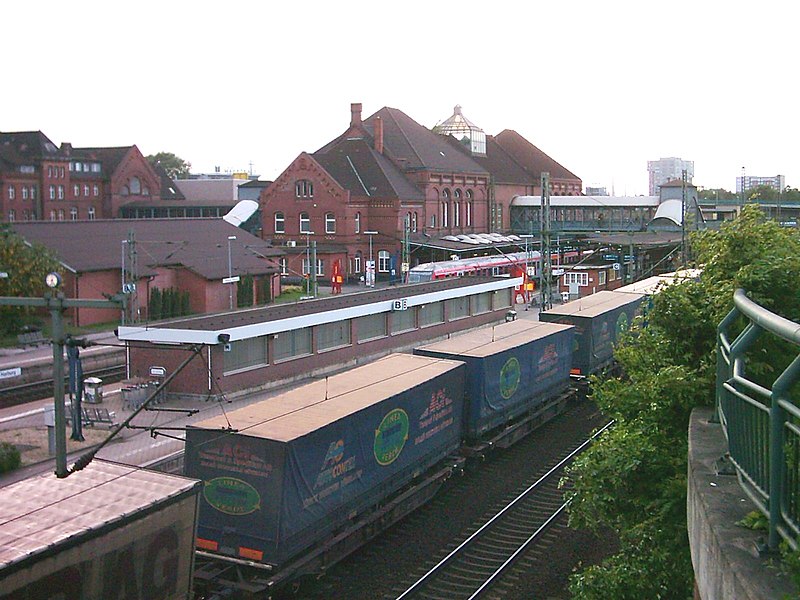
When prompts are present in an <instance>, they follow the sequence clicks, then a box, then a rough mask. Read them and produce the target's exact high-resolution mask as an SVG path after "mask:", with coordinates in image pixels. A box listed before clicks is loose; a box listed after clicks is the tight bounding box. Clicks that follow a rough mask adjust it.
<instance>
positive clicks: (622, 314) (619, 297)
mask: <svg viewBox="0 0 800 600" xmlns="http://www.w3.org/2000/svg"><path fill="white" fill-rule="evenodd" d="M644 297H645V296H644V294H635V293H620V292H610V291H602V292H598V293H596V294H591V295H589V296H585V297H583V298H578V299H577V300H573V301H571V302H567V303H565V304H561V305H559V306H554V307H553V308H551V309H549V310H547V311H546V312H542V313H539V320H540V321H543V322H547V323H563V324H566V325H573V326H574V327H575V341H574V349H573V350H574V351H573V365H572V373H573V374H574V375H579V376H586V375H590V374H592V373H594V372H596V371H598V370H600V369H602V368H603V367H606V366H608V365H609V364H610V363H611V361H612V360H613V358H614V344H615V343H616V342H617V339H618V337H619V334H620V332H622V331H624V330H626V329H628V328H629V327H630V324H631V322H632V321H633V319H634V318H635V317H636V315H637V314H638V311H639V306H640V304H641V303H642V299H643V298H644Z"/></svg>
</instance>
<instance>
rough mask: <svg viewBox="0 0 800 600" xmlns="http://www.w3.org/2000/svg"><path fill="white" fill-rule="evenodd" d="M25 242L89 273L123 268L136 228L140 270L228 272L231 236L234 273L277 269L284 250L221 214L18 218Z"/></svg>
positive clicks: (215, 275) (220, 275)
mask: <svg viewBox="0 0 800 600" xmlns="http://www.w3.org/2000/svg"><path fill="white" fill-rule="evenodd" d="M13 229H14V231H15V232H16V233H17V234H19V235H21V236H22V237H23V238H24V239H25V240H26V241H28V242H32V243H39V244H41V245H43V246H46V247H47V248H50V249H51V250H53V251H54V252H55V254H56V255H57V257H58V258H59V260H60V261H61V262H62V264H64V266H65V267H66V268H67V269H69V270H70V271H73V272H77V273H87V272H92V271H104V270H108V269H121V267H122V264H121V263H122V248H123V246H122V242H123V240H126V239H127V238H128V235H129V232H130V231H133V232H134V239H135V241H136V247H137V250H138V252H137V255H138V259H139V274H140V275H142V276H144V275H147V274H152V270H153V269H154V268H155V267H157V266H173V267H179V266H183V267H186V268H187V269H189V270H190V271H193V272H195V273H197V274H198V275H200V276H201V277H204V278H205V279H207V280H213V279H222V278H223V277H227V276H228V236H230V235H235V236H236V240H233V241H232V242H231V263H232V265H233V266H234V269H233V272H234V275H236V274H249V275H264V274H268V273H275V272H277V270H278V267H277V261H276V260H265V259H264V258H262V257H260V256H259V255H263V256H266V257H270V258H272V257H278V256H282V255H283V254H284V253H283V251H282V250H280V249H278V248H273V247H271V246H270V245H269V244H267V243H266V242H264V240H262V239H261V238H258V237H256V236H254V235H252V234H250V233H248V232H247V231H245V230H243V229H239V228H238V227H234V226H233V225H231V224H229V223H227V222H225V221H224V220H222V219H112V220H99V219H98V220H95V221H55V222H53V221H29V222H26V223H14V224H13Z"/></svg>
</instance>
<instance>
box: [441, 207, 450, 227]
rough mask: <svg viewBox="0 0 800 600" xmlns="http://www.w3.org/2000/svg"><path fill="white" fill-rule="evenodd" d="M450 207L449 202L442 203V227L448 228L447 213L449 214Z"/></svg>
mask: <svg viewBox="0 0 800 600" xmlns="http://www.w3.org/2000/svg"><path fill="white" fill-rule="evenodd" d="M449 206H450V203H449V202H448V201H447V200H445V201H444V202H442V227H447V226H448V220H447V217H448V214H447V213H448V209H449Z"/></svg>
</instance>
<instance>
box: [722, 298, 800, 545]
mask: <svg viewBox="0 0 800 600" xmlns="http://www.w3.org/2000/svg"><path fill="white" fill-rule="evenodd" d="M733 302H734V308H733V310H731V312H730V313H728V315H727V316H726V317H725V318H724V319H723V320H722V322H721V323H720V324H719V327H718V328H717V390H716V396H717V411H718V414H719V417H720V421H721V422H722V427H723V431H724V432H725V435H726V437H727V439H728V448H729V454H730V459H731V462H732V463H733V465H734V466H735V468H736V473H737V476H738V478H739V483H740V484H741V485H742V488H743V489H744V491H745V492H746V493H747V495H748V496H749V497H750V499H751V500H752V501H753V502H754V503H755V504H756V506H758V508H759V509H760V510H761V512H763V513H764V515H766V516H767V517H768V518H769V541H768V544H769V549H770V550H775V549H776V548H777V547H778V544H779V542H780V538H783V539H784V540H786V541H787V542H788V543H789V545H790V546H791V547H792V548H793V549H795V550H796V549H797V548H798V544H797V537H798V534H800V527H799V526H800V477H799V476H798V473H799V472H800V408H798V407H797V406H795V405H794V404H793V403H792V402H791V401H790V392H791V389H792V386H793V385H795V384H796V383H797V382H798V381H800V324H798V323H794V322H792V321H789V320H788V319H784V318H783V317H780V316H778V315H776V314H774V313H772V312H770V311H768V310H766V309H765V308H763V307H761V306H759V305H758V304H756V303H755V302H753V301H752V300H750V299H749V298H747V296H746V295H745V293H744V291H743V290H736V292H735V293H734V295H733ZM742 321H744V322H745V323H746V324H745V326H744V329H743V330H742V331H741V333H739V334H738V335H737V336H736V338H735V339H734V340H733V341H732V342H731V341H730V338H731V336H732V332H733V331H735V330H738V329H741V323H742ZM761 336H774V337H777V338H781V339H783V340H785V341H786V342H789V346H790V348H791V351H790V355H789V358H790V359H791V358H792V355H793V356H794V358H793V360H790V362H789V364H788V366H787V367H786V368H785V369H784V370H783V371H782V372H780V373H778V375H777V378H776V379H775V380H774V382H773V383H772V387H771V389H770V388H767V387H764V386H762V385H760V384H759V383H756V382H755V381H752V380H751V379H748V370H747V366H748V362H752V357H748V356H747V355H746V354H745V353H746V352H747V351H748V350H750V349H753V348H754V344H755V342H756V341H757V340H758V339H759V338H761ZM770 358H771V359H773V360H777V357H770ZM762 361H763V358H762Z"/></svg>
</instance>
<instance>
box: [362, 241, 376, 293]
mask: <svg viewBox="0 0 800 600" xmlns="http://www.w3.org/2000/svg"><path fill="white" fill-rule="evenodd" d="M364 235H368V236H369V263H368V264H367V279H366V284H367V287H375V260H374V259H373V256H372V236H373V235H378V232H377V231H365V232H364ZM370 274H371V275H372V277H370Z"/></svg>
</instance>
